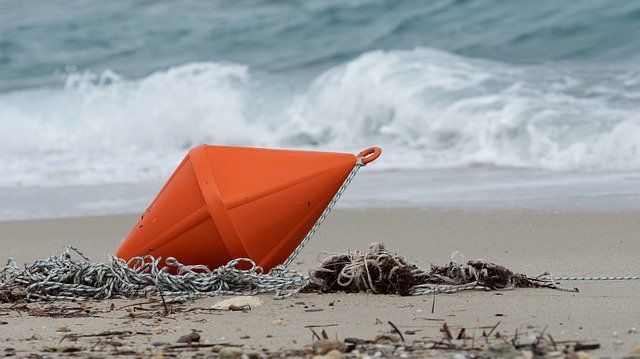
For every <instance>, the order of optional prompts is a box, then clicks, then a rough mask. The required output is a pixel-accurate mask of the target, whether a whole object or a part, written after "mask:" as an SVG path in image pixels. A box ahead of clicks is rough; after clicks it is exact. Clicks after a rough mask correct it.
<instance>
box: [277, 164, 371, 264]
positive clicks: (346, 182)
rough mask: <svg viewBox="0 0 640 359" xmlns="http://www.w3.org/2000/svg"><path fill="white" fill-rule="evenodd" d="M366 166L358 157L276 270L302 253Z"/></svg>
mask: <svg viewBox="0 0 640 359" xmlns="http://www.w3.org/2000/svg"><path fill="white" fill-rule="evenodd" d="M364 166H365V165H364V164H363V163H362V158H358V160H357V161H356V164H355V166H353V169H352V170H351V172H350V173H349V175H348V176H347V178H346V179H345V180H344V182H342V186H340V189H338V192H336V194H335V195H334V196H333V198H332V199H331V202H329V205H328V206H327V207H326V208H325V209H324V211H323V212H322V214H321V215H320V217H319V218H318V220H317V221H316V223H314V224H313V227H311V229H310V230H309V233H307V235H306V236H305V237H304V238H303V239H302V241H301V242H300V244H298V246H297V247H296V249H294V251H293V252H292V253H291V254H290V255H289V257H288V258H287V260H285V261H284V263H282V265H281V266H278V267H276V268H274V269H276V271H278V270H281V268H287V267H288V266H289V265H290V264H291V262H292V261H293V260H294V259H295V258H296V257H297V256H298V254H300V252H301V251H302V248H304V246H305V245H306V244H307V242H309V240H310V239H311V237H313V235H314V234H316V231H318V227H320V225H321V224H322V222H324V220H325V219H326V218H327V216H328V215H329V213H330V212H331V210H332V209H333V207H334V206H335V205H336V203H338V200H339V199H340V197H341V196H342V193H343V192H344V190H346V189H347V187H348V186H349V184H350V183H351V181H352V180H353V177H355V176H356V173H358V170H359V169H360V167H364Z"/></svg>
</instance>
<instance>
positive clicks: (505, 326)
mask: <svg viewBox="0 0 640 359" xmlns="http://www.w3.org/2000/svg"><path fill="white" fill-rule="evenodd" d="M639 215H640V213H637V212H631V211H627V212H619V213H603V212H598V211H562V212H553V211H521V210H473V211H464V210H435V209H413V208H387V209H366V210H357V209H348V210H347V209H342V210H336V211H335V212H333V213H332V214H331V216H330V217H329V218H328V219H327V221H326V222H325V224H323V226H322V227H321V230H320V231H319V232H318V233H317V235H316V237H315V238H314V239H313V240H312V241H311V243H310V244H309V245H308V246H307V247H306V248H305V249H304V251H303V252H302V254H301V255H300V257H299V258H298V259H297V260H296V261H295V264H294V268H296V269H299V270H302V271H305V272H306V271H307V270H308V269H309V268H312V267H315V266H317V264H318V258H323V257H324V256H325V254H323V252H344V251H346V250H349V249H366V248H368V246H369V244H370V243H371V242H383V243H385V244H386V245H387V248H388V249H389V250H391V251H393V252H396V253H398V254H401V255H404V256H405V257H406V258H407V259H408V260H410V261H412V262H416V263H418V264H419V265H421V266H426V265H427V263H428V262H432V263H436V264H445V263H447V262H448V261H449V258H450V256H451V254H452V252H454V251H462V252H463V253H464V255H465V258H466V259H473V258H483V259H486V260H491V261H494V262H497V263H500V264H503V265H506V266H507V267H509V268H510V269H512V270H514V271H516V272H522V273H525V274H529V275H536V274H539V273H541V272H544V271H551V272H553V273H554V274H558V275H561V274H562V275H578V276H604V275H637V274H638V273H639V272H640V271H639V270H638V269H637V267H638V266H637V253H638V251H639V250H640V243H639V242H638V238H637V236H638V233H640V221H638V220H637V219H638V217H639ZM136 218H137V216H136V215H118V216H103V217H87V218H70V219H52V220H29V221H12V222H0V260H2V261H5V260H6V259H7V258H8V257H14V258H16V259H17V260H18V263H26V262H30V261H33V260H35V259H39V258H44V257H47V256H49V255H52V254H56V253H59V252H60V251H61V250H62V249H63V248H64V247H65V246H66V245H74V246H77V247H78V248H79V249H81V250H82V251H83V252H84V253H85V254H86V255H88V256H89V257H90V258H92V259H94V260H103V259H104V255H105V254H109V253H112V252H113V251H114V250H115V249H116V248H117V246H118V245H119V242H120V240H121V238H122V237H123V236H124V235H125V234H126V233H127V232H128V231H129V229H130V228H131V226H132V225H133V224H134V222H135V221H136ZM566 284H568V285H575V286H577V287H578V288H579V289H580V292H579V293H566V292H560V291H553V290H548V289H515V290H511V291H501V292H479V291H473V292H471V291H470V292H462V293H456V294H450V295H437V296H436V297H435V305H434V310H433V313H432V312H431V308H432V305H433V297H432V296H422V297H399V296H392V295H372V294H364V293H361V294H324V295H319V294H302V295H299V296H296V297H294V298H290V299H285V300H273V299H272V298H271V296H270V295H261V296H260V298H261V300H262V302H263V305H262V306H260V307H257V308H254V309H253V310H251V311H249V312H247V313H243V312H224V313H221V312H211V311H209V310H205V309H206V308H209V307H210V306H211V305H212V304H213V303H215V302H217V301H218V300H219V298H206V299H199V300H195V301H192V302H189V303H187V304H186V305H185V306H182V307H180V310H176V312H177V313H175V314H169V315H168V316H167V317H163V316H151V317H150V318H144V315H141V316H137V317H136V315H137V314H140V313H142V312H137V314H136V313H134V315H133V316H134V318H132V317H131V314H130V313H129V312H128V311H127V310H126V308H122V309H120V308H121V307H123V306H125V305H128V304H130V303H133V302H128V301H103V302H93V303H87V306H88V307H89V308H90V309H92V313H93V314H94V315H95V317H86V318H48V317H40V316H33V315H29V313H28V312H27V311H26V309H22V310H16V309H15V308H14V309H10V305H7V304H3V305H0V323H2V322H6V324H2V325H0V341H1V342H0V351H2V350H5V348H9V347H10V348H14V349H15V350H16V355H18V356H25V355H27V354H29V353H39V354H40V355H44V354H46V353H44V352H42V349H43V348H45V347H47V346H52V345H53V346H55V345H58V344H59V343H60V342H61V339H62V338H63V336H65V335H69V334H92V333H93V334H98V333H101V332H104V331H134V332H136V333H138V334H135V335H126V336H124V337H122V338H121V339H120V340H119V343H120V344H122V345H118V346H117V347H118V350H123V351H122V353H128V352H127V351H125V350H124V349H127V350H129V349H130V352H129V353H135V352H136V351H139V352H142V353H146V354H148V353H156V352H157V353H160V352H162V350H163V349H162V348H163V346H166V345H173V344H175V343H176V340H177V339H178V337H180V336H181V335H183V334H186V333H189V332H190V331H191V330H192V329H194V330H197V331H199V333H200V335H201V343H232V344H242V345H247V346H250V347H262V348H273V349H278V348H282V347H296V346H298V347H300V346H302V345H305V344H309V343H311V342H312V332H311V330H310V329H309V328H305V326H309V325H319V326H326V327H318V328H319V329H318V332H319V331H320V330H322V329H323V328H324V329H325V330H326V332H327V334H328V335H329V337H330V338H332V339H333V338H336V337H337V338H338V339H344V338H345V337H357V338H363V339H371V338H373V337H375V336H376V335H377V334H379V333H383V332H389V330H390V326H389V324H387V322H388V321H392V322H393V323H394V324H395V325H396V326H398V327H399V329H400V330H401V331H402V332H406V331H409V333H415V334H405V339H406V340H407V341H411V340H414V339H421V338H424V337H426V338H440V337H442V333H441V332H440V330H439V329H440V328H441V326H442V323H443V322H445V321H446V322H447V323H448V325H449V326H450V327H452V328H454V330H459V329H460V328H462V327H464V328H467V331H468V333H474V335H475V336H477V337H479V336H480V335H481V333H482V330H483V329H482V328H483V327H485V329H484V330H486V327H491V326H494V325H496V324H497V323H498V322H500V324H499V325H498V327H497V330H499V331H501V332H502V333H508V335H513V333H514V332H515V331H516V330H518V331H519V333H520V334H519V335H527V333H529V334H533V333H535V332H540V331H542V330H543V328H545V327H546V333H550V334H552V335H553V338H554V339H555V340H556V341H564V340H582V341H586V342H597V343H599V344H600V345H601V349H599V350H596V351H593V352H591V354H592V355H595V356H613V357H622V356H628V355H630V354H631V351H632V350H633V348H634V347H636V346H638V345H640V334H638V333H635V332H634V331H635V330H634V329H635V328H640V307H639V306H638V305H637V302H638V298H640V283H638V282H637V281H636V282H569V283H566ZM142 301H144V300H142ZM111 303H115V305H114V308H115V310H113V311H112V310H111ZM56 305H60V303H57V304H56ZM66 305H68V306H69V307H73V306H78V305H79V304H75V303H66ZM28 306H29V308H32V309H33V308H36V309H46V308H47V305H41V304H29V305H28ZM195 308H204V309H202V310H198V309H195ZM129 309H130V308H129ZM176 309H178V308H177V307H176ZM190 309H193V310H192V311H190V312H189V310H190ZM320 309H321V310H320ZM32 314H33V311H32ZM61 330H62V331H61ZM67 330H69V331H67ZM29 338H31V339H29ZM96 338H98V337H84V338H78V339H77V342H75V343H74V344H73V345H77V346H78V347H79V348H80V349H81V352H79V353H76V354H81V355H85V356H86V355H89V354H90V352H89V351H90V350H91V349H92V348H93V349H94V350H98V349H96V348H97V347H96V346H97V345H103V346H104V345H107V344H104V343H102V344H96V343H98V342H97V341H96V340H97V339H96ZM69 342H70V341H69V339H68V338H67V339H65V340H63V343H69ZM162 343H164V344H162ZM154 344H155V345H154ZM114 348H115V346H114ZM123 348H124V349H123ZM114 350H115V349H114ZM207 350H208V349H207ZM208 353H211V352H210V350H209V351H208ZM96 355H97V354H96Z"/></svg>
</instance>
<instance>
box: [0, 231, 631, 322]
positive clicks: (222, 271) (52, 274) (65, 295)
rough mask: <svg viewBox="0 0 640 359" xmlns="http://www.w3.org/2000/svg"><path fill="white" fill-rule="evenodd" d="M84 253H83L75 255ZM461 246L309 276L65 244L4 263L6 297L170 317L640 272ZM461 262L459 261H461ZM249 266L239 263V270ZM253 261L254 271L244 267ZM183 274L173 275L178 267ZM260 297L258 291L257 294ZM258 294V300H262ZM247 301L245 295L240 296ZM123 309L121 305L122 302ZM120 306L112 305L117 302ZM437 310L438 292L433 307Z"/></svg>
mask: <svg viewBox="0 0 640 359" xmlns="http://www.w3.org/2000/svg"><path fill="white" fill-rule="evenodd" d="M74 257H80V259H74ZM459 258H461V255H459V254H458V252H456V253H454V255H452V259H451V261H450V262H449V263H448V264H447V265H444V266H438V265H431V266H429V268H426V269H423V268H420V267H418V266H417V265H415V264H412V263H409V262H407V261H406V260H405V259H404V257H402V256H399V255H397V254H395V253H391V252H389V251H388V250H387V249H386V248H385V246H384V244H381V243H373V244H372V245H371V247H370V248H369V250H366V251H359V250H356V251H349V252H347V253H343V254H332V255H331V256H330V257H328V258H326V259H325V260H324V261H322V263H321V265H320V267H318V268H315V269H312V270H311V271H310V272H309V276H305V275H303V274H301V273H300V272H298V271H296V270H291V269H287V268H285V267H283V266H281V267H276V268H274V269H273V270H271V271H270V272H269V273H267V274H265V273H263V269H262V268H261V267H259V266H257V265H256V264H255V263H254V262H253V261H252V260H251V259H247V258H239V259H236V260H232V261H230V262H229V263H227V264H226V265H223V266H220V267H219V268H216V269H214V270H209V269H206V270H205V268H203V266H187V265H184V264H182V263H180V262H178V261H177V260H175V259H174V258H166V259H165V260H164V263H161V258H154V257H153V256H151V255H147V256H143V257H134V258H132V259H131V260H129V261H128V262H125V261H123V260H122V259H119V258H116V257H111V258H110V259H109V260H107V261H106V262H102V263H94V262H91V261H90V260H89V259H88V258H87V257H85V256H84V255H83V254H82V253H81V252H80V251H78V250H77V249H76V248H74V247H67V249H66V251H65V252H63V253H62V254H60V255H58V256H52V257H50V258H48V259H45V260H38V261H35V262H34V263H33V264H31V265H28V266H25V268H23V269H21V268H19V267H18V266H17V264H16V261H15V260H13V259H10V260H9V261H8V262H7V264H6V265H5V267H4V268H2V269H0V302H9V303H16V302H25V301H45V300H46V301H52V300H73V301H78V302H82V301H86V300H100V299H109V298H129V299H131V298H146V299H147V300H148V301H152V299H153V298H154V296H159V297H160V299H161V301H162V302H161V305H162V307H161V309H162V312H161V313H160V315H162V316H165V317H166V316H168V315H169V314H170V313H171V312H172V310H174V308H173V307H172V306H169V304H173V303H183V302H184V301H186V300H188V299H193V298H197V297H202V296H219V295H238V296H241V297H244V296H253V295H256V294H260V293H273V294H274V298H275V299H283V298H288V297H291V296H294V295H296V294H298V293H300V292H301V291H303V290H304V292H320V293H332V292H347V293H351V292H369V293H374V294H398V295H425V294H434V295H435V294H436V293H455V292H458V291H461V290H483V291H489V290H503V289H513V288H520V287H525V288H551V289H556V290H562V291H568V292H577V291H578V289H577V288H572V287H565V286H563V285H560V284H559V283H558V281H559V280H566V281H576V280H585V281H596V280H597V281H605V280H610V281H620V280H634V281H635V280H638V279H640V276H626V277H625V276H610V277H568V276H554V275H551V274H549V273H547V272H545V273H542V274H541V275H538V276H535V277H529V276H527V275H525V274H520V273H515V272H513V271H511V270H509V269H508V268H506V267H504V266H501V265H498V264H495V263H493V262H490V261H485V260H470V261H467V262H466V263H460V262H462V261H461V260H460V259H459ZM459 260H460V262H458V261H459ZM239 267H240V268H243V269H240V268H239ZM246 267H249V269H246ZM174 272H175V273H177V274H173V273H174ZM254 298H255V297H254ZM256 299H257V298H256ZM256 299H249V300H250V301H252V302H250V303H249V304H240V305H239V304H237V303H236V304H233V305H234V306H233V307H232V306H231V305H228V306H226V309H225V310H240V311H248V310H250V309H251V308H254V307H255V306H257V305H258V303H259V300H257V301H255V302H253V300H256ZM237 300H241V299H237ZM121 309H122V308H121ZM111 310H114V307H113V306H112V307H111ZM434 310H435V296H434V298H433V302H432V305H431V312H432V313H433V312H434ZM87 311H88V308H87V307H83V306H82V305H80V306H78V307H76V308H75V309H72V308H70V309H69V310H67V312H66V313H62V314H60V315H61V316H65V315H69V316H80V315H82V314H83V313H86V312H87ZM134 312H135V310H128V313H129V316H130V317H131V318H151V317H154V316H156V315H158V313H147V314H144V313H134Z"/></svg>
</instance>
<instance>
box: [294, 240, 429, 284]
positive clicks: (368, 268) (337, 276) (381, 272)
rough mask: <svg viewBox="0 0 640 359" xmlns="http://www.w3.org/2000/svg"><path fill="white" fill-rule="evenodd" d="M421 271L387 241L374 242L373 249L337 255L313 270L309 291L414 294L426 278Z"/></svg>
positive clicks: (310, 273)
mask: <svg viewBox="0 0 640 359" xmlns="http://www.w3.org/2000/svg"><path fill="white" fill-rule="evenodd" d="M419 273H421V270H420V269H419V268H418V267H417V266H416V265H415V264H409V263H407V262H406V260H405V259H404V258H403V257H401V256H398V255H395V254H392V253H390V252H388V251H387V250H386V249H385V247H384V244H381V243H373V244H372V245H371V248H370V249H369V251H354V252H348V253H346V254H336V255H332V256H331V257H329V258H327V259H325V260H324V261H323V262H322V264H321V265H320V267H318V268H315V269H313V270H311V271H310V272H309V279H310V284H309V285H308V286H307V287H306V288H305V290H306V291H320V292H324V293H327V292H339V291H340V292H348V293H355V292H360V291H366V292H372V293H376V294H399V295H410V291H409V290H410V289H411V288H412V287H413V286H415V285H418V284H422V283H423V282H424V281H423V279H422V278H420V277H419Z"/></svg>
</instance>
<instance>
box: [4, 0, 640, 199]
mask: <svg viewBox="0 0 640 359" xmlns="http://www.w3.org/2000/svg"><path fill="white" fill-rule="evenodd" d="M638 38H640V2H632V1H508V2H507V1H429V2H410V1H374V0H361V1H350V2H345V1H287V2H284V1H259V2H258V1H256V2H250V1H211V2H204V1H180V2H174V1H97V0H83V1H79V0H78V1H73V0H69V1H24V0H23V1H13V0H0V134H1V136H2V141H0V173H2V176H0V187H1V188H17V187H50V186H54V187H55V186H70V185H105V184H119V183H131V182H134V183H140V182H143V181H160V180H162V179H164V178H166V177H167V176H168V174H169V173H170V172H171V170H172V169H173V168H174V167H175V165H176V163H177V162H178V161H179V160H180V158H181V157H182V156H183V155H184V153H185V151H186V150H187V149H188V148H189V147H191V146H193V145H196V144H199V143H203V142H207V143H212V144H231V145H246V146H266V147H283V148H308V149H318V150H339V151H352V152H358V151H359V150H361V149H362V148H364V147H368V146H370V145H373V144H376V145H379V146H382V147H383V148H384V149H385V155H384V156H383V157H382V158H381V159H380V160H379V161H378V162H377V164H376V167H378V168H381V169H387V170H388V169H438V168H474V167H477V166H483V167H488V168H507V169H532V170H536V171H538V170H541V171H572V172H585V171H586V172H611V171H614V172H626V171H638V170H640V116H639V115H638V114H639V113H640V66H639V64H640V62H639V60H640V41H638V40H637V39H638Z"/></svg>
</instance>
